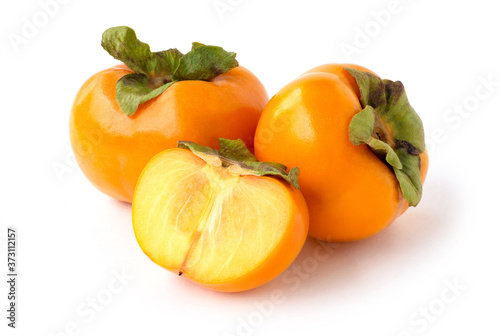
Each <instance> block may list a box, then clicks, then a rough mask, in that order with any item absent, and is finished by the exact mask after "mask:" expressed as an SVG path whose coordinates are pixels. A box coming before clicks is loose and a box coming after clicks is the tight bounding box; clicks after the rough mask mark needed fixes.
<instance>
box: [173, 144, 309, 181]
mask: <svg viewBox="0 0 500 336" xmlns="http://www.w3.org/2000/svg"><path fill="white" fill-rule="evenodd" d="M219 145H220V149H219V150H218V151H217V150H215V149H212V148H210V147H205V146H201V145H198V144H196V143H193V142H190V141H179V142H178V145H177V147H179V148H184V149H189V150H191V151H192V152H193V153H194V154H195V155H197V156H199V157H200V158H202V159H203V160H207V155H208V156H212V157H215V158H217V159H219V160H220V161H221V162H222V166H223V167H225V168H227V169H230V170H231V171H232V172H233V173H237V174H240V175H255V176H269V175H271V176H276V177H279V178H282V179H284V180H285V181H287V182H288V183H290V184H291V185H292V186H293V187H294V188H296V189H299V168H298V167H294V168H292V169H290V172H288V173H287V171H286V169H287V167H286V166H285V165H282V164H280V163H276V162H260V161H259V160H257V158H256V157H255V156H254V155H253V154H252V153H251V152H250V151H249V150H248V148H247V147H246V145H245V143H244V142H243V141H242V140H241V139H238V140H228V139H224V138H219Z"/></svg>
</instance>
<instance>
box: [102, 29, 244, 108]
mask: <svg viewBox="0 0 500 336" xmlns="http://www.w3.org/2000/svg"><path fill="white" fill-rule="evenodd" d="M101 45H102V47H103V48H104V49H105V50H106V51H107V52H108V53H109V54H110V55H111V56H113V57H114V58H116V59H117V60H120V61H122V62H123V63H125V65H127V66H128V67H129V68H130V69H131V70H132V71H134V73H133V74H129V75H125V76H124V77H123V78H121V79H120V80H119V81H118V82H117V83H116V100H117V102H118V105H119V106H120V108H121V109H122V110H123V112H124V113H125V114H126V115H127V116H132V115H133V114H134V113H135V111H136V110H137V108H138V107H139V105H140V104H141V103H144V102H146V101H148V100H150V99H153V98H155V97H157V96H158V95H160V94H161V93H162V92H163V91H165V90H166V89H167V88H168V87H170V86H171V85H172V83H173V82H176V81H181V80H203V81H210V80H212V79H213V78H215V77H217V76H219V75H221V74H223V73H226V72H227V71H229V70H230V69H232V68H234V67H236V66H238V62H237V61H236V58H235V57H236V54H235V53H229V52H226V51H224V49H222V48H221V47H216V46H207V45H204V44H202V43H198V42H194V43H193V47H192V49H191V51H190V52H188V53H187V54H186V55H184V54H182V53H181V52H180V51H179V50H177V49H168V50H164V51H158V52H151V49H150V48H149V45H148V44H146V43H143V42H141V41H139V39H137V36H136V34H135V32H134V30H133V29H132V28H129V27H126V26H119V27H112V28H109V29H107V30H106V31H105V32H104V33H103V35H102V41H101Z"/></svg>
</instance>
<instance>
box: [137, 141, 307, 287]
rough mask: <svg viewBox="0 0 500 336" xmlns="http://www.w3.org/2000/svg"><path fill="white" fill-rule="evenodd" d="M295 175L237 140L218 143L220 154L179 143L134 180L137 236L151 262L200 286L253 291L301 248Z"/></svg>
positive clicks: (303, 228) (303, 231) (302, 214)
mask: <svg viewBox="0 0 500 336" xmlns="http://www.w3.org/2000/svg"><path fill="white" fill-rule="evenodd" d="M297 176H298V168H293V169H291V170H290V172H289V173H287V171H286V167H285V166H283V165H280V164H277V163H273V162H259V161H258V160H257V159H256V158H255V157H254V156H253V155H252V154H251V152H250V151H249V150H248V149H247V148H246V147H245V144H244V143H243V141H241V140H233V141H230V140H227V139H221V140H220V150H218V151H217V150H214V149H211V148H208V147H205V146H200V145H198V144H195V143H193V142H189V141H182V142H179V148H173V149H168V150H166V151H163V152H161V153H160V154H158V155H156V156H155V157H154V158H153V159H151V161H150V162H149V163H148V164H147V165H146V167H145V168H144V170H143V172H142V174H141V176H140V178H139V182H138V183H137V188H136V191H135V195H134V202H133V205H132V221H133V224H134V232H135V236H136V238H137V241H138V243H139V245H140V246H141V248H142V250H143V251H144V253H145V254H146V255H147V256H148V257H149V258H150V259H151V260H152V261H153V262H155V263H156V264H158V265H160V266H162V267H164V268H166V269H167V270H170V271H172V272H174V273H175V274H178V275H182V276H185V277H187V278H189V279H191V280H193V281H195V282H196V283H198V284H200V285H201V286H204V287H207V288H210V289H213V290H218V291H225V292H236V291H243V290H248V289H252V288H255V287H257V286H260V285H262V284H264V283H266V282H268V281H270V280H271V279H273V278H274V277H276V276H277V275H278V274H280V273H281V272H283V271H284V270H285V269H286V268H287V267H288V266H289V265H290V264H291V263H292V261H293V260H294V259H295V258H296V256H297V255H298V253H299V252H300V250H301V248H302V246H303V245H304V242H305V239H306V237H307V227H308V212H307V205H306V203H305V200H304V198H303V196H302V194H301V193H300V191H299V190H298V182H297Z"/></svg>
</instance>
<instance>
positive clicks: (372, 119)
mask: <svg viewBox="0 0 500 336" xmlns="http://www.w3.org/2000/svg"><path fill="white" fill-rule="evenodd" d="M255 155H256V156H257V158H258V159H259V160H276V161H279V162H282V163H283V164H285V165H288V166H299V167H300V169H301V176H300V179H299V180H300V185H301V191H302V193H303V195H304V198H305V199H306V202H307V204H308V207H309V215H310V228H309V235H310V236H312V237H315V238H318V239H321V240H325V241H330V242H344V241H353V240H359V239H363V238H367V237H370V236H372V235H374V234H376V233H377V232H380V231H381V230H383V229H385V228H387V227H388V226H389V225H390V224H391V223H392V222H393V221H394V220H395V219H396V218H397V217H398V216H400V215H401V214H402V213H403V212H404V211H405V210H406V209H407V208H408V206H409V205H411V206H416V205H417V204H418V203H419V201H420V199H421V196H422V184H423V181H424V179H425V176H426V174H427V169H428V163H429V159H428V155H427V151H426V150H425V141H424V130H423V126H422V122H421V120H420V118H419V116H418V115H417V114H416V112H415V111H414V109H413V108H412V107H411V106H410V105H409V102H408V99H407V96H406V93H405V90H404V87H403V85H402V84H401V82H399V81H396V82H393V81H389V80H382V79H380V78H379V77H378V76H377V75H375V74H374V73H373V72H372V71H370V70H368V69H366V68H364V67H361V66H358V65H353V64H326V65H322V66H319V67H317V68H314V69H311V70H310V71H308V72H306V73H305V74H303V75H301V76H300V77H299V78H297V79H296V80H294V81H292V82H291V83H289V84H287V85H286V86H285V87H283V88H282V89H281V90H280V91H279V92H278V93H277V94H276V95H275V96H274V97H272V98H271V100H270V101H269V103H268V104H267V106H266V108H265V109H264V112H263V113H262V116H261V118H260V121H259V124H258V126H257V131H256V136H255Z"/></svg>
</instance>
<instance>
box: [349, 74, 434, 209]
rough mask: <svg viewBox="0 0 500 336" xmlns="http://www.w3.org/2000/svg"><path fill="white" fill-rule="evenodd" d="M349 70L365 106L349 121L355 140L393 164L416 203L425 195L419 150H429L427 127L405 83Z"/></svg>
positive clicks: (406, 193) (407, 196)
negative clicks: (427, 147)
mask: <svg viewBox="0 0 500 336" xmlns="http://www.w3.org/2000/svg"><path fill="white" fill-rule="evenodd" d="M346 70H347V71H348V72H349V73H350V74H351V75H352V76H353V77H354V78H355V79H356V82H357V84H358V87H359V90H360V93H361V97H360V103H361V106H362V108H363V110H361V111H360V112H359V113H357V114H356V115H355V116H354V117H353V118H352V120H351V123H350V125H349V138H350V140H351V142H352V143H353V144H354V145H356V146H357V145H360V144H366V145H368V146H369V147H370V149H371V150H372V152H373V153H375V155H377V156H378V157H379V158H380V159H381V160H383V161H384V162H386V163H387V164H388V165H389V166H390V167H392V169H393V170H394V173H395V175H396V178H397V179H398V182H399V186H400V188H401V191H402V193H403V196H404V198H405V199H406V200H407V201H408V204H409V205H411V206H416V205H417V204H418V203H419V202H420V199H421V198H422V179H421V177H420V156H419V154H421V153H423V152H424V150H425V139H424V127H423V125H422V121H421V120H420V118H419V116H418V114H417V113H416V112H415V110H414V109H413V108H412V107H411V106H410V103H409V101H408V98H407V96H406V92H405V89H404V86H403V84H402V83H401V82H399V81H396V82H393V81H390V80H387V79H380V78H379V77H377V76H375V75H373V74H371V73H368V72H364V71H359V70H355V69H350V68H346Z"/></svg>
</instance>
